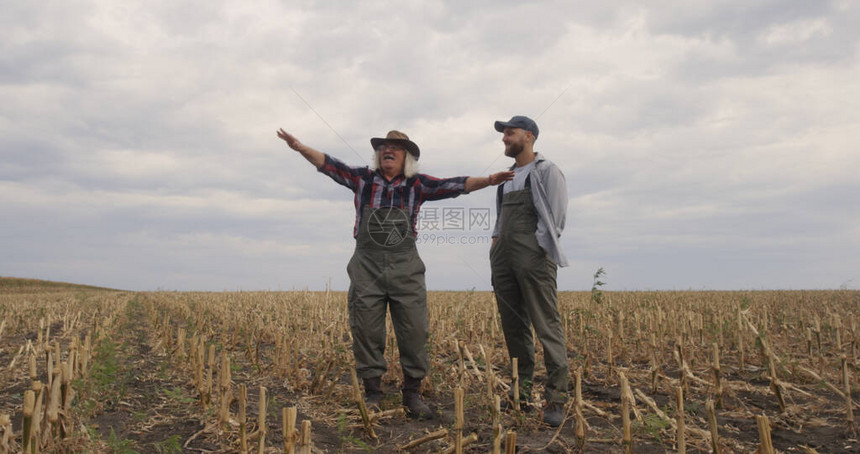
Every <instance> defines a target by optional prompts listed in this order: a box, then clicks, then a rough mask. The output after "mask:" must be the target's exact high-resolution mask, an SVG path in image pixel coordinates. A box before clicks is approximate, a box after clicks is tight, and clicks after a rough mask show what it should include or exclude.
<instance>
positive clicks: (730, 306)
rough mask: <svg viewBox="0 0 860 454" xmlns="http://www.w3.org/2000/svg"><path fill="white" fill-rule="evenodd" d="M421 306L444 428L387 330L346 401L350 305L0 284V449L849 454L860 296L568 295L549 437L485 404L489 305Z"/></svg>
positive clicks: (489, 387) (440, 298) (505, 370)
mask: <svg viewBox="0 0 860 454" xmlns="http://www.w3.org/2000/svg"><path fill="white" fill-rule="evenodd" d="M428 305H429V308H430V316H431V341H430V345H429V348H430V353H431V360H432V370H431V373H430V375H429V377H428V379H427V380H425V383H424V389H423V393H424V395H425V397H426V399H427V400H428V401H429V402H431V403H433V404H435V405H436V406H437V407H438V415H437V417H436V418H435V419H433V420H428V421H413V420H411V419H408V418H407V417H406V416H404V415H403V414H402V410H401V407H400V395H399V393H397V390H398V388H399V383H400V381H401V379H402V375H401V373H400V370H399V366H398V365H397V364H398V359H397V358H398V355H397V349H396V340H395V339H394V334H393V332H392V330H391V329H390V327H389V330H388V334H389V343H388V348H387V349H386V357H387V359H388V361H389V366H390V367H389V371H388V373H387V374H386V375H385V376H384V378H383V383H384V386H385V388H386V391H387V392H388V394H387V396H386V398H385V400H384V402H383V411H382V412H379V413H372V412H365V413H363V412H362V411H361V406H360V405H358V404H356V402H355V401H354V392H355V389H354V387H353V385H352V383H353V381H352V378H351V371H352V352H351V339H350V333H349V323H348V319H347V310H346V294H345V293H344V292H305V291H292V292H224V293H194V292H141V293H134V292H124V291H116V290H108V289H99V288H94V287H83V286H74V285H71V284H58V283H47V282H42V281H33V280H21V279H12V278H0V390H2V392H0V452H20V451H21V449H22V448H23V446H24V445H25V444H28V445H29V447H30V449H31V451H30V452H34V451H32V450H33V449H35V448H38V449H39V451H40V452H157V453H170V452H242V451H243V450H244V451H248V452H267V453H269V452H271V453H275V452H283V451H284V450H289V449H295V451H296V452H363V451H372V452H395V451H397V450H398V449H400V448H402V447H404V446H405V445H407V444H408V443H410V442H411V441H413V440H416V439H419V438H421V437H424V436H425V435H428V434H430V433H436V434H437V435H438V438H436V439H434V440H428V441H425V442H423V443H421V444H418V445H417V446H415V447H409V448H406V449H405V450H404V451H405V452H422V453H423V452H444V451H446V450H448V451H449V452H455V451H456V450H457V449H458V446H457V445H458V444H460V446H459V448H461V449H462V452H492V451H493V448H494V442H498V444H499V449H500V451H501V452H505V451H507V452H514V451H513V450H512V448H513V444H514V443H515V445H516V448H517V450H518V452H541V451H547V452H597V453H604V452H605V453H609V452H612V453H614V452H625V451H626V450H628V449H629V450H630V452H637V453H651V452H655V453H656V452H666V451H679V450H681V449H685V450H686V452H701V453H704V452H713V451H715V450H716V451H719V452H723V453H734V452H737V453H740V452H744V453H751V452H755V451H756V450H759V452H762V453H765V452H820V453H832V452H858V451H860V441H858V439H857V435H856V425H855V424H856V423H855V419H854V418H855V417H854V411H855V410H856V408H857V403H856V399H857V397H858V393H857V391H855V389H856V388H858V386H860V385H858V370H857V357H858V356H857V355H858V345H857V337H858V334H860V332H858V330H857V321H858V320H857V318H858V317H857V313H858V311H860V292H858V291H848V290H840V291H755V292H754V291H749V292H747V291H738V292H699V291H683V292H599V291H595V292H564V293H561V294H560V309H561V313H562V317H563V319H564V323H565V329H566V332H567V342H568V358H569V362H570V369H571V380H570V386H571V397H572V398H571V400H570V402H569V403H568V405H567V415H568V416H567V419H566V421H565V423H564V424H563V425H562V427H561V428H559V429H554V428H550V427H547V426H545V425H543V424H541V423H540V420H541V416H540V409H539V408H538V409H537V410H535V411H531V412H524V413H519V414H516V413H505V412H501V413H496V412H495V411H494V410H493V409H494V407H495V400H496V399H495V397H494V396H499V397H500V398H501V399H505V398H506V397H507V395H508V391H507V390H508V388H509V387H510V386H511V384H512V376H511V373H510V369H511V368H510V365H509V364H510V363H509V361H510V360H509V358H508V357H507V354H506V350H505V347H504V340H503V337H502V333H501V329H500V327H499V320H498V317H497V310H496V307H495V300H494V299H493V296H492V294H491V293H489V292H430V294H429V301H428ZM538 364H539V367H538V370H537V376H536V385H535V390H536V394H537V395H538V396H539V395H540V393H541V391H542V387H541V383H542V379H543V376H544V370H543V369H542V356H541V350H540V348H539V347H538ZM577 384H578V385H579V386H577ZM458 389H462V393H463V397H462V399H461V402H462V405H460V404H458V403H457V401H456V399H455V395H457V394H458V393H459V391H458ZM577 391H578V392H577ZM679 393H680V394H681V395H682V397H681V399H680V402H682V403H683V408H682V409H680V411H679V405H678V402H679V399H678V395H679ZM577 394H580V395H581V397H579V398H576V396H577ZM458 410H459V411H458ZM458 414H461V416H458ZM293 417H294V418H295V420H293ZM285 419H286V420H287V421H285ZM287 422H289V423H288V424H287ZM679 426H681V427H682V429H681V430H678V428H679ZM471 434H474V437H470V435H471ZM496 434H498V436H497V435H496ZM770 445H772V447H771V446H770Z"/></svg>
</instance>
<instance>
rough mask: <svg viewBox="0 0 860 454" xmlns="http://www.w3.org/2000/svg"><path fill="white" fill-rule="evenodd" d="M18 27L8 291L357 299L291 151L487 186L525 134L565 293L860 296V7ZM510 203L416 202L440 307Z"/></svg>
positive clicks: (791, 4) (694, 3)
mask: <svg viewBox="0 0 860 454" xmlns="http://www.w3.org/2000/svg"><path fill="white" fill-rule="evenodd" d="M643 3H647V4H648V5H649V6H643ZM0 8H2V10H3V14H2V16H0V158H2V159H0V276H17V277H33V278H43V279H51V280H60V281H68V282H78V283H86V284H94V285H102V286H109V287H115V288H123V289H130V290H156V289H165V290H215V291H220V290H239V289H242V290H265V289H272V290H276V289H284V290H288V289H300V288H310V289H321V288H324V287H325V286H326V284H327V283H328V282H329V281H330V282H331V284H332V286H333V287H334V288H335V289H346V287H347V285H348V279H347V276H346V271H345V267H346V263H347V261H348V260H349V257H350V256H351V254H352V249H353V247H354V241H353V239H352V236H351V234H352V227H353V221H354V215H355V213H354V207H353V204H352V194H351V192H350V191H349V190H347V189H346V188H343V187H341V186H338V185H337V184H335V183H334V182H332V181H331V180H330V179H328V178H327V177H324V176H323V175H320V174H318V173H317V172H316V171H315V170H314V169H313V168H312V167H311V166H310V164H308V163H307V162H306V161H304V160H303V159H302V158H301V156H299V155H298V154H296V153H295V152H293V151H291V150H290V149H289V148H288V147H287V146H286V145H285V144H284V143H283V142H282V141H279V140H278V139H277V138H276V136H275V131H276V130H277V128H279V127H283V128H284V129H286V130H288V131H290V132H292V133H294V134H295V135H296V136H297V137H299V139H301V140H302V141H303V142H305V143H307V144H309V145H311V146H313V147H315V148H317V149H319V150H321V151H325V152H327V153H330V154H331V155H333V156H336V157H338V158H340V159H341V160H343V161H345V162H348V163H350V164H354V165H367V164H368V162H369V161H370V156H371V149H370V145H369V138H370V137H375V136H384V134H385V133H386V132H387V131H388V130H390V129H399V130H401V131H404V132H406V133H407V134H409V136H410V137H411V138H412V139H413V140H415V141H416V142H417V143H418V144H419V145H420V146H421V149H422V155H421V165H422V167H421V169H422V171H423V172H424V173H427V174H430V175H434V176H457V175H486V174H488V173H491V172H495V171H499V170H502V169H504V168H505V167H506V166H508V165H510V164H511V163H512V161H511V160H510V159H509V158H506V157H504V155H503V145H502V143H501V141H500V139H501V136H500V134H498V133H496V132H495V131H494V130H493V127H492V124H493V121H494V120H499V119H508V118H510V116H512V115H515V114H524V115H529V116H531V117H532V118H535V119H536V120H537V122H538V124H539V126H540V128H541V134H540V137H539V139H538V141H537V143H536V149H537V151H539V152H541V153H543V154H544V155H545V156H546V157H548V158H549V159H551V160H553V161H554V162H555V163H556V164H558V165H559V166H560V167H561V169H562V170H563V171H564V173H565V175H566V178H567V186H568V193H569V196H570V205H569V207H568V214H567V228H566V230H565V232H564V236H563V241H562V244H563V247H564V248H565V251H566V253H567V255H568V257H569V259H570V262H571V265H570V266H569V267H567V268H562V269H560V270H559V287H560V288H561V289H564V290H587V289H590V288H591V285H592V275H593V274H594V272H595V271H596V270H597V269H598V268H600V267H603V268H604V269H605V270H606V272H607V276H606V277H605V278H604V281H606V283H607V285H606V286H605V287H604V289H608V290H625V289H626V290H633V289H679V290H683V289H806V288H809V289H817V288H840V287H842V288H851V289H856V288H858V287H860V177H858V173H860V170H858V169H860V153H858V146H857V145H856V144H857V142H858V139H860V130H858V125H860V29H858V27H857V24H858V23H860V2H858V1H854V0H837V1H808V0H727V1H719V2H718V1H713V0H709V1H702V0H685V1H680V0H678V1H669V0H663V1H653V2H639V1H632V0H630V1H628V0H618V1H607V2H592V1H570V0H564V1H541V2H529V3H526V2H511V1H499V0H496V1H473V2H455V1H398V2H393V1H375V0H366V1H362V2H351V1H324V0H320V1H289V2H287V1H284V2H281V1H275V0H269V1H265V0H262V1H256V0H251V1H244V2H232V1H231V2H228V1H219V0H207V1H136V0H130V1H123V2H115V1H106V0H105V1H93V0H84V1H76V0H65V1H25V0H0ZM493 200H494V191H493V190H492V189H485V190H483V191H480V192H475V193H473V194H469V195H464V196H461V197H459V198H456V199H452V200H449V201H446V202H435V203H428V204H425V205H424V208H423V211H424V212H425V214H426V221H427V224H426V225H425V226H424V227H425V228H424V229H423V230H422V233H421V238H419V239H421V240H422V243H421V245H420V246H419V248H420V251H421V255H422V257H423V258H424V261H425V262H426V264H427V269H428V271H427V283H428V287H429V288H430V289H435V290H439V289H453V290H462V289H471V288H476V289H479V290H484V289H489V269H488V268H489V264H488V259H487V253H488V252H487V251H488V244H487V243H486V238H487V236H488V234H489V231H488V230H487V228H486V227H485V226H486V222H484V221H485V220H486V218H483V217H482V216H484V215H486V214H487V213H488V210H489V216H490V218H491V219H494V218H495V216H496V213H495V208H494V202H493Z"/></svg>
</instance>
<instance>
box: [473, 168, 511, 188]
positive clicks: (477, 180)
mask: <svg viewBox="0 0 860 454" xmlns="http://www.w3.org/2000/svg"><path fill="white" fill-rule="evenodd" d="M513 179H514V171H513V170H507V171H504V172H498V173H494V174H492V175H490V176H488V177H469V178H467V179H466V192H472V191H477V190H479V189H484V188H486V187H487V186H495V185H497V184H502V183H504V182H505V181H508V180H513Z"/></svg>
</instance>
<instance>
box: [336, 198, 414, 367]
mask: <svg viewBox="0 0 860 454" xmlns="http://www.w3.org/2000/svg"><path fill="white" fill-rule="evenodd" d="M424 270H425V269H424V262H423V261H421V257H419V256H418V249H417V248H416V247H415V238H414V237H413V236H412V229H411V225H410V218H409V214H408V213H407V212H406V211H404V210H400V209H398V208H391V209H389V208H378V209H374V208H370V207H367V206H365V207H364V208H363V210H362V216H361V225H360V226H359V229H358V237H357V238H356V242H355V253H354V254H353V256H352V258H351V259H350V261H349V264H348V265H347V267H346V271H347V273H348V274H349V279H350V285H349V297H348V298H349V324H350V328H351V330H352V339H353V341H352V349H353V353H354V355H355V364H356V371H357V373H358V376H359V377H361V378H373V377H379V376H381V375H382V374H384V373H385V371H386V369H387V367H386V363H385V358H384V356H383V353H384V352H385V337H386V336H385V311H386V308H388V309H389V310H390V311H391V321H392V323H393V325H394V333H395V335H396V336H397V347H398V349H399V351H400V365H401V366H402V367H403V373H404V375H406V376H409V377H412V378H417V379H420V378H424V376H425V375H427V370H428V367H429V363H430V361H429V357H428V355H427V348H426V345H427V339H428V337H429V332H430V322H429V320H428V316H427V289H426V287H425V284H424Z"/></svg>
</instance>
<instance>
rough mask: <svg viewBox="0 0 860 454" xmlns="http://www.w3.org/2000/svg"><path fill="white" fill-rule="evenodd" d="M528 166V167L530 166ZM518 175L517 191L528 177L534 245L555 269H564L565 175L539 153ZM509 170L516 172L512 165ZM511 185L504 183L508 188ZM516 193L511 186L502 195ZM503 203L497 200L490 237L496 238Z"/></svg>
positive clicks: (515, 187)
mask: <svg viewBox="0 0 860 454" xmlns="http://www.w3.org/2000/svg"><path fill="white" fill-rule="evenodd" d="M530 166H531V167H530ZM527 167H530V168H529V169H528V170H526V171H525V172H521V173H522V174H523V175H519V174H517V175H516V176H515V177H514V181H516V180H517V177H520V178H521V179H522V180H521V183H520V185H519V189H523V188H524V185H525V178H526V176H528V175H531V196H532V203H533V204H534V207H535V213H537V217H538V223H537V230H535V237H536V238H537V242H538V244H539V245H540V247H542V248H543V250H545V251H546V253H547V254H548V255H549V257H550V258H551V259H552V260H553V261H554V262H555V263H556V264H557V265H558V266H567V265H568V262H567V257H565V256H564V253H563V252H562V251H561V232H562V231H563V230H564V222H565V219H566V218H567V201H568V200H567V183H566V182H565V179H564V174H563V173H561V169H559V168H558V166H556V165H555V164H553V163H552V161H550V160H548V159H545V158H544V157H543V156H541V155H540V154H538V153H535V160H534V161H532V162H531V163H530V164H528V165H526V166H523V167H521V169H523V170H525V169H526V168H527ZM510 170H513V171H514V172H516V171H517V168H516V165H513V166H511V168H510ZM509 184H511V182H506V183H504V185H505V186H508V185H509ZM512 190H517V186H516V184H511V189H508V188H507V187H505V188H503V189H502V191H503V192H504V193H507V192H510V191H512ZM501 212H502V201H501V199H499V198H497V199H496V213H498V214H499V215H498V216H497V217H496V226H495V228H493V238H497V237H498V236H499V223H500V222H501Z"/></svg>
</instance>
